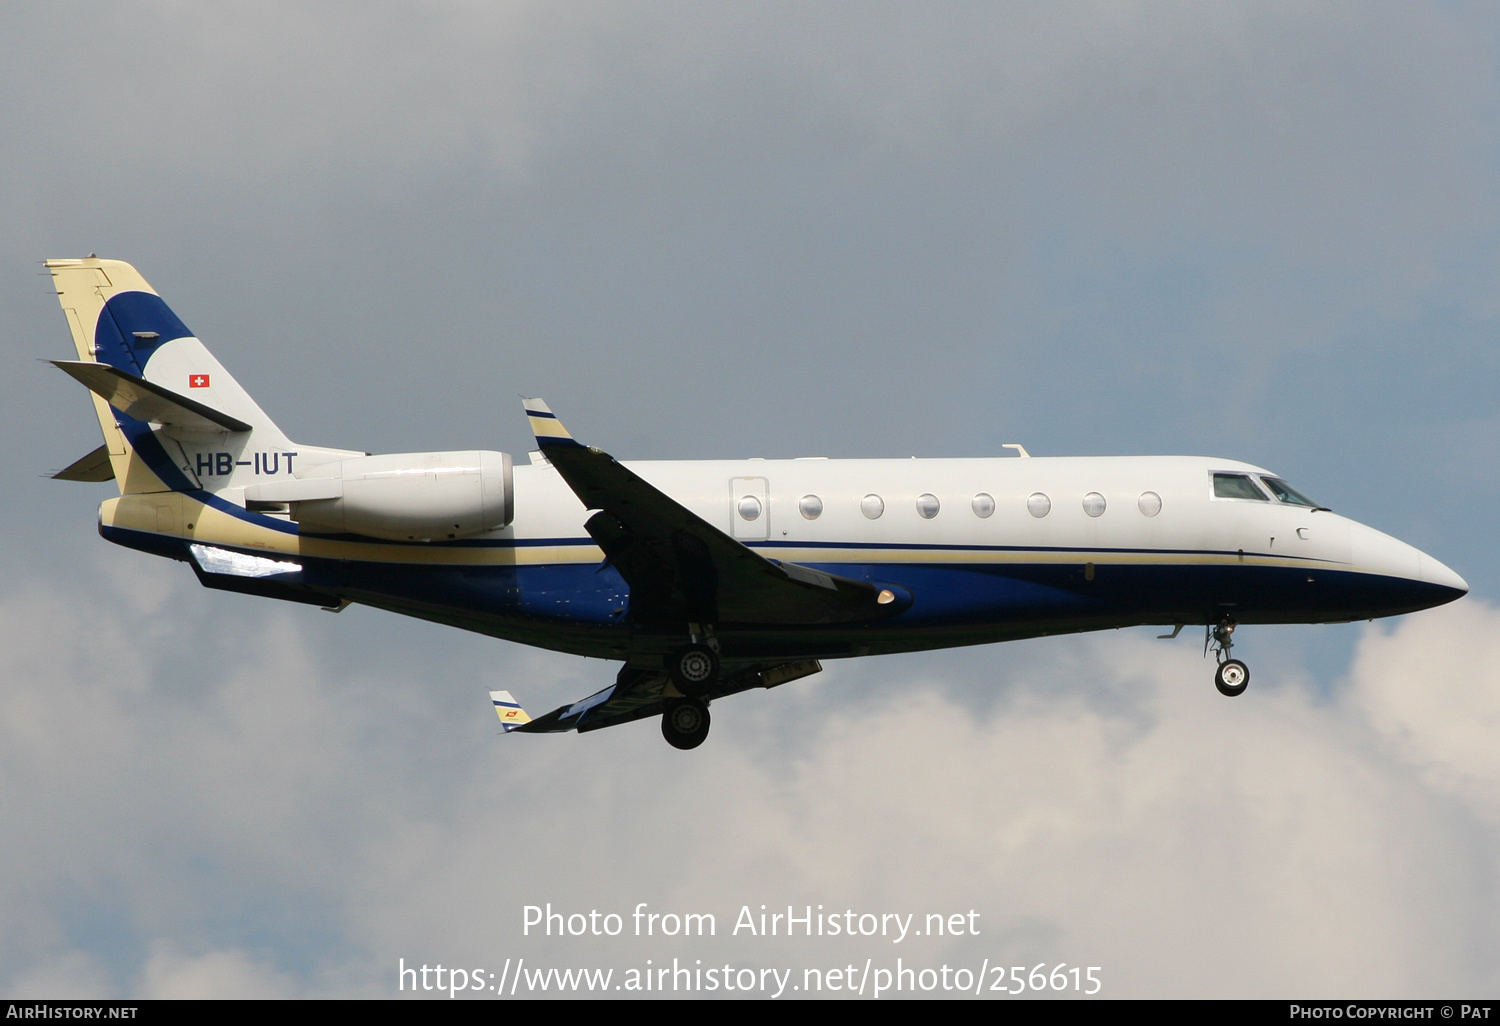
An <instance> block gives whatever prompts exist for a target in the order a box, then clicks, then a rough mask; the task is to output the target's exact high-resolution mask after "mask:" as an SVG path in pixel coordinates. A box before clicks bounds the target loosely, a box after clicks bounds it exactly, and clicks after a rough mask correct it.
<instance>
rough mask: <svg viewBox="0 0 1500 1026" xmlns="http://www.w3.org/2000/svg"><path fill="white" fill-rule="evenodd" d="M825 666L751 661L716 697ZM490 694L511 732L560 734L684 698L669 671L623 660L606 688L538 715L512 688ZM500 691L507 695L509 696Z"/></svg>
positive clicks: (653, 711) (657, 710)
mask: <svg viewBox="0 0 1500 1026" xmlns="http://www.w3.org/2000/svg"><path fill="white" fill-rule="evenodd" d="M822 669H823V664H821V663H819V662H818V661H817V660H816V659H803V660H799V661H797V662H791V663H775V664H772V665H762V666H758V667H757V666H751V667H748V668H746V669H744V670H741V671H740V672H739V673H737V674H735V675H734V676H732V677H729V678H727V679H725V680H724V681H723V682H722V683H721V684H720V686H719V687H718V688H716V689H715V697H723V696H724V695H732V694H735V693H736V692H739V691H748V690H749V689H750V688H774V687H778V686H780V685H782V684H785V683H786V682H788V681H792V680H800V679H801V678H803V677H807V676H810V675H811V674H814V673H819V672H821V671H822ZM490 696H491V698H493V699H494V701H495V708H496V710H497V711H499V712H500V719H501V722H502V723H504V724H506V726H505V731H506V732H507V733H509V732H510V731H513V730H514V731H519V732H521V733H523V734H555V733H559V732H561V731H565V730H576V731H578V732H579V733H580V734H586V733H588V732H589V731H591V730H602V729H603V728H605V727H615V726H618V725H620V724H621V723H629V722H631V721H632V720H643V719H645V718H646V717H648V716H659V715H660V714H661V712H662V710H663V709H664V708H665V707H666V704H667V703H668V702H671V701H672V700H673V699H680V698H681V697H682V693H681V692H680V691H678V690H677V688H676V686H675V685H673V683H672V679H671V678H670V677H669V676H667V674H666V672H665V671H662V670H649V669H639V668H637V667H633V666H623V667H621V668H620V673H619V676H617V677H616V678H615V682H614V683H613V684H611V685H610V686H609V687H607V688H605V689H604V690H603V691H597V692H595V693H594V694H592V695H590V696H588V697H587V698H582V699H579V700H578V701H576V702H573V703H571V704H569V705H563V706H559V707H558V708H556V709H554V710H552V711H551V712H549V713H547V714H546V715H545V716H538V717H537V718H536V719H531V718H530V717H529V716H527V715H526V713H525V711H524V710H522V709H521V707H520V705H518V704H517V703H516V700H515V699H514V698H512V697H511V695H510V692H508V691H491V692H490ZM495 696H504V701H503V702H502V701H501V699H500V698H497V697H495ZM512 710H514V711H516V712H518V713H519V715H520V716H521V717H524V719H522V720H521V721H520V722H519V723H515V722H514V721H507V719H506V717H507V715H508V714H511V715H514V713H511V711H512ZM512 724H513V725H512Z"/></svg>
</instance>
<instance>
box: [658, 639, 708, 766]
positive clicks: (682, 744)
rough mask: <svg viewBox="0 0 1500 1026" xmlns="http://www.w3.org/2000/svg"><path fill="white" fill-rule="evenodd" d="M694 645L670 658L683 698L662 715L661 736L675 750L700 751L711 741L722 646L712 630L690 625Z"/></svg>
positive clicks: (671, 700)
mask: <svg viewBox="0 0 1500 1026" xmlns="http://www.w3.org/2000/svg"><path fill="white" fill-rule="evenodd" d="M688 638H689V639H690V640H691V643H690V644H687V645H684V646H683V647H682V648H679V649H677V650H675V651H673V652H672V653H670V654H669V655H668V656H667V659H666V666H667V673H668V675H669V676H670V677H671V678H672V683H673V684H674V685H675V686H676V687H677V690H678V691H679V692H681V693H682V694H683V696H684V697H682V698H669V699H667V701H666V708H665V709H663V710H662V714H661V736H662V737H664V738H666V739H667V744H669V745H671V746H672V747H673V748H682V749H688V748H697V747H698V746H699V745H701V744H702V743H703V739H704V738H706V737H708V725H709V715H708V698H709V695H710V694H712V692H713V690H714V686H715V685H717V684H718V683H719V643H718V641H717V640H715V638H714V635H713V628H712V627H705V626H704V625H703V624H697V623H690V624H688Z"/></svg>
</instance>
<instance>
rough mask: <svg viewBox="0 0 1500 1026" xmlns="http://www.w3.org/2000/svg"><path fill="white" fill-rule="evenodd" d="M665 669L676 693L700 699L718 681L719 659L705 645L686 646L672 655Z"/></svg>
mask: <svg viewBox="0 0 1500 1026" xmlns="http://www.w3.org/2000/svg"><path fill="white" fill-rule="evenodd" d="M667 669H668V671H669V672H670V673H671V675H672V683H673V684H676V685H677V690H678V691H681V692H682V693H683V694H684V695H687V696H688V697H689V698H701V697H703V695H704V694H705V693H706V692H707V691H708V689H709V688H711V687H713V684H714V682H715V681H716V680H718V679H719V657H718V655H716V654H715V653H714V650H713V649H711V648H709V647H708V646H707V645H688V646H687V647H686V648H679V649H678V650H677V651H676V652H673V653H672V655H671V657H670V658H669V660H668V663H667Z"/></svg>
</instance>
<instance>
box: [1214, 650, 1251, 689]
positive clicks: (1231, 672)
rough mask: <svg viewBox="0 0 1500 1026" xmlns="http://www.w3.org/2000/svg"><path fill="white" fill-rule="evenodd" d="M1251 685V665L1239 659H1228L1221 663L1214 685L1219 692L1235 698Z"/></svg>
mask: <svg viewBox="0 0 1500 1026" xmlns="http://www.w3.org/2000/svg"><path fill="white" fill-rule="evenodd" d="M1249 686H1250V667H1248V666H1246V665H1245V664H1244V663H1242V662H1240V661H1239V660H1238V659H1226V660H1224V661H1223V662H1222V663H1220V664H1219V669H1218V671H1217V672H1216V673H1215V674H1214V687H1216V688H1218V689H1219V694H1221V695H1226V696H1228V697H1229V698H1233V697H1234V696H1235V695H1239V694H1243V693H1244V691H1245V689H1246V688H1247V687H1249Z"/></svg>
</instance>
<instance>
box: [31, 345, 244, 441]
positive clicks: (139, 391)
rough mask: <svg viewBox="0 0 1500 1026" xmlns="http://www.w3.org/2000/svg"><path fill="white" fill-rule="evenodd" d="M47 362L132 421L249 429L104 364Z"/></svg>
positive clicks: (205, 428)
mask: <svg viewBox="0 0 1500 1026" xmlns="http://www.w3.org/2000/svg"><path fill="white" fill-rule="evenodd" d="M50 362H51V363H52V364H54V365H55V366H56V367H58V368H59V369H60V370H62V371H65V372H66V373H67V374H68V375H70V376H71V377H72V378H74V379H75V380H77V381H78V382H80V383H81V384H83V385H84V387H86V388H88V389H89V391H91V392H93V393H95V394H96V395H98V396H99V397H100V398H102V399H103V400H104V401H105V402H107V403H109V405H111V406H113V407H114V408H115V409H117V410H119V411H120V412H121V413H123V414H125V416H127V417H131V418H133V419H135V420H141V421H154V422H156V423H158V424H165V425H167V426H169V427H175V428H181V429H183V430H185V431H249V430H250V425H249V424H246V423H245V422H244V421H243V420H239V419H238V418H235V417H231V416H230V415H229V414H227V413H221V412H220V411H218V410H215V409H213V408H212V407H209V406H204V405H203V404H202V403H200V402H198V401H197V400H195V399H189V398H188V397H187V396H185V395H178V394H177V393H176V392H173V391H172V390H170V389H166V388H163V387H161V386H160V385H155V384H152V383H151V382H149V381H147V380H145V379H144V378H138V377H136V376H135V375H134V374H130V373H127V372H126V371H122V370H120V369H119V368H118V367H111V366H110V365H109V364H107V363H93V362H90V361H86V360H52V361H50Z"/></svg>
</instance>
